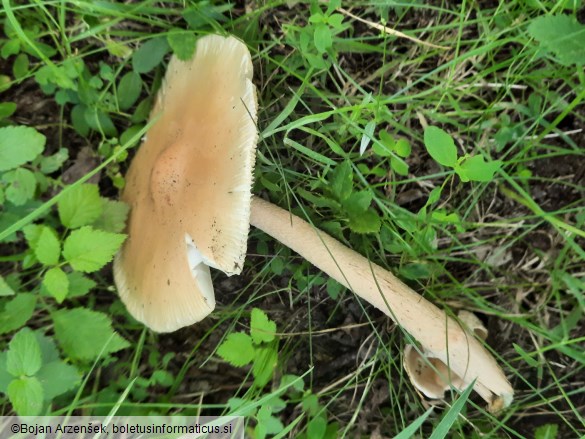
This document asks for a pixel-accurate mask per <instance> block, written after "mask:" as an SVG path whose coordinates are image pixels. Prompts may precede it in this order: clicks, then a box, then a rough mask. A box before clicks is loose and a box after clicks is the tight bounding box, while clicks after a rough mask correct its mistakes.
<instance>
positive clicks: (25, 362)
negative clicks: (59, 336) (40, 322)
mask: <svg viewBox="0 0 585 439" xmlns="http://www.w3.org/2000/svg"><path fill="white" fill-rule="evenodd" d="M40 368H41V349H40V347H39V342H38V341H37V338H36V336H35V334H34V332H33V331H32V330H31V329H29V328H23V329H21V330H20V331H18V332H17V333H16V334H15V335H14V336H13V337H12V340H10V343H9V344H8V352H7V356H6V370H7V371H8V373H10V374H11V375H12V376H14V377H20V376H23V375H25V376H33V375H34V374H36V373H37V372H38V371H39V369H40Z"/></svg>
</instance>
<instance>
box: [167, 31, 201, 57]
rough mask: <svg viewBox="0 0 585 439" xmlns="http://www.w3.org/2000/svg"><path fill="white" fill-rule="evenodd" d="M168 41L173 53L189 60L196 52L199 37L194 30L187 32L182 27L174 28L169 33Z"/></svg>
mask: <svg viewBox="0 0 585 439" xmlns="http://www.w3.org/2000/svg"><path fill="white" fill-rule="evenodd" d="M167 41H168V43H169V46H171V49H173V53H174V54H175V55H176V56H177V58H179V59H180V60H181V61H188V60H190V59H191V58H192V57H193V53H195V43H196V42H197V38H196V37H195V34H194V33H192V32H185V31H183V30H182V29H174V30H173V32H172V33H170V34H168V35H167Z"/></svg>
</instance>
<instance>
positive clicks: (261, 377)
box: [252, 343, 278, 387]
mask: <svg viewBox="0 0 585 439" xmlns="http://www.w3.org/2000/svg"><path fill="white" fill-rule="evenodd" d="M277 348H278V343H271V344H269V345H262V346H260V347H256V349H255V351H256V352H255V355H254V364H253V365H252V375H254V384H256V385H257V386H258V387H264V386H265V385H266V384H268V382H269V381H270V380H271V379H272V375H273V373H274V368H275V367H276V365H277V363H278V351H277Z"/></svg>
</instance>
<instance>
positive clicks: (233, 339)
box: [217, 332, 254, 367]
mask: <svg viewBox="0 0 585 439" xmlns="http://www.w3.org/2000/svg"><path fill="white" fill-rule="evenodd" d="M217 355H219V356H220V357H221V358H223V359H224V360H225V361H227V362H228V363H230V364H231V365H232V366H236V367H241V366H245V365H246V364H250V363H251V362H252V360H253V359H254V346H253V345H252V338H251V337H250V336H249V335H248V334H244V333H243V332H235V333H231V334H229V335H228V336H227V337H226V339H225V340H224V342H223V343H222V344H221V345H220V346H219V348H218V349H217Z"/></svg>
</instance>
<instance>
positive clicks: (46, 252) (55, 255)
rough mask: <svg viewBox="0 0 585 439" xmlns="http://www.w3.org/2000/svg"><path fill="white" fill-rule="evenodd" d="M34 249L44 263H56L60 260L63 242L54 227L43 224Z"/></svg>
mask: <svg viewBox="0 0 585 439" xmlns="http://www.w3.org/2000/svg"><path fill="white" fill-rule="evenodd" d="M33 251H34V253H35V256H36V257H37V259H38V260H39V262H40V263H41V264H43V265H56V264H57V263H58V262H59V255H60V254H61V244H60V243H59V238H57V234H56V233H55V231H54V230H53V229H52V228H50V227H48V226H42V229H41V233H40V234H39V237H38V239H37V240H36V242H35V246H34V247H33Z"/></svg>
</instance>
